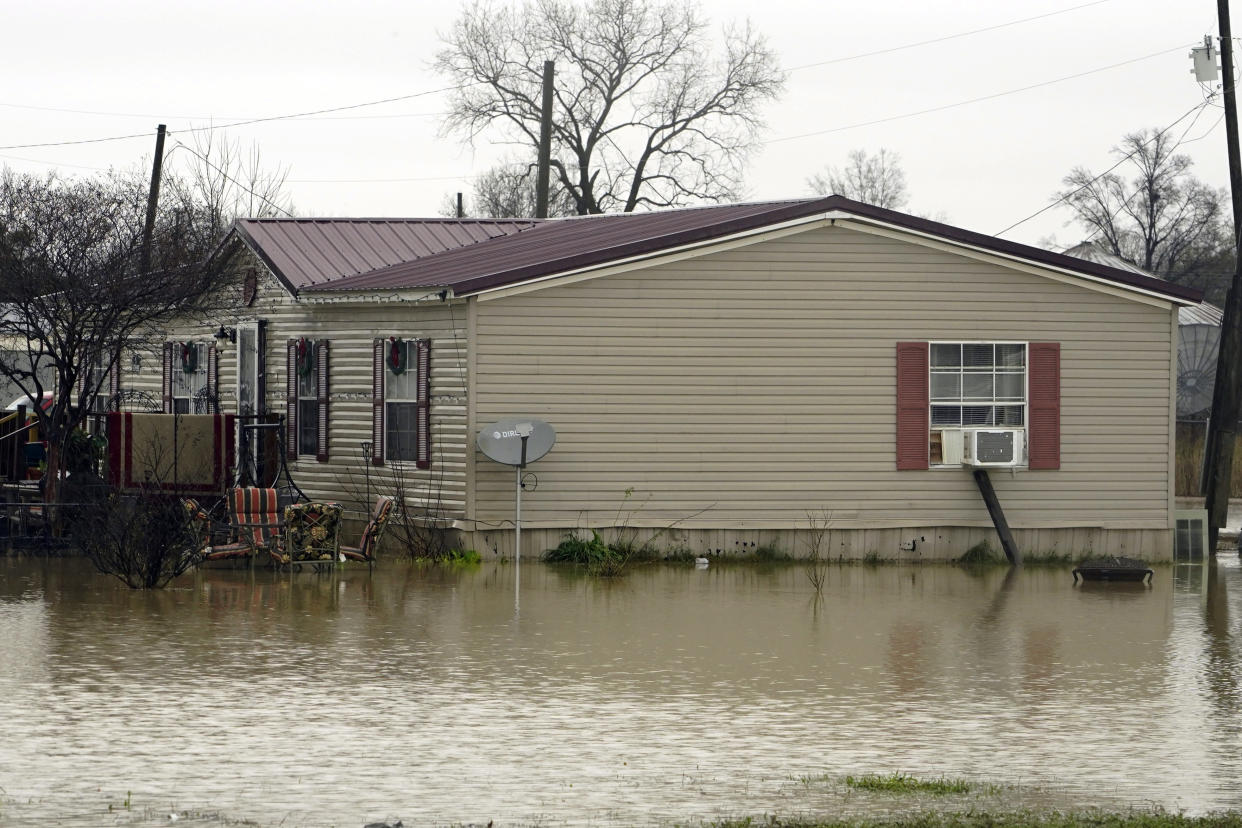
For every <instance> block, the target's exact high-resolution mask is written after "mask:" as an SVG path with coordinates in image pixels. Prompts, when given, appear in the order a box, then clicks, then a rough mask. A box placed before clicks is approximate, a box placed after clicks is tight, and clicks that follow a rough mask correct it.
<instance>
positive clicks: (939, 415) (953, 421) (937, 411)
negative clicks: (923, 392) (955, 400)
mask: <svg viewBox="0 0 1242 828" xmlns="http://www.w3.org/2000/svg"><path fill="white" fill-rule="evenodd" d="M931 421H932V425H961V424H962V407H961V406H960V405H933V406H932V407H931Z"/></svg>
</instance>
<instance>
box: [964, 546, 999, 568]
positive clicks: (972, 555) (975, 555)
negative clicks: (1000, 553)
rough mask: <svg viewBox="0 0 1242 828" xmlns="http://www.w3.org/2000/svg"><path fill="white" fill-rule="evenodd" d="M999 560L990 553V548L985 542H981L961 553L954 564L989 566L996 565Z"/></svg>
mask: <svg viewBox="0 0 1242 828" xmlns="http://www.w3.org/2000/svg"><path fill="white" fill-rule="evenodd" d="M999 561H1000V558H999V557H997V555H996V553H995V552H993V551H992V546H991V544H989V543H988V542H987V540H981V541H979V542H978V543H976V544H975V545H974V546H972V547H970V548H969V549H967V550H966V551H965V552H963V553H962V556H961V557H960V558H958V559H957V561H956V563H960V564H975V565H977V564H990V563H998V562H999Z"/></svg>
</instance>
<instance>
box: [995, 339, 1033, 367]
mask: <svg viewBox="0 0 1242 828" xmlns="http://www.w3.org/2000/svg"><path fill="white" fill-rule="evenodd" d="M996 364H997V365H1003V366H1005V367H1006V368H1021V367H1023V366H1024V365H1026V346H1025V345H997V346H996Z"/></svg>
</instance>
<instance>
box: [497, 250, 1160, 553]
mask: <svg viewBox="0 0 1242 828" xmlns="http://www.w3.org/2000/svg"><path fill="white" fill-rule="evenodd" d="M1172 313H1173V311H1172V310H1171V309H1170V308H1169V307H1167V306H1164V305H1163V304H1162V303H1159V302H1153V301H1151V300H1148V301H1135V300H1133V299H1130V298H1125V297H1121V296H1118V295H1115V294H1112V293H1106V292H1101V291H1097V290H1092V289H1088V288H1086V287H1081V286H1077V285H1073V284H1067V283H1066V282H1064V281H1056V280H1052V279H1048V278H1044V277H1041V276H1038V275H1034V274H1031V273H1027V272H1021V271H1018V270H1015V269H1010V268H1007V267H1004V266H1001V265H997V264H991V263H988V262H984V261H980V260H978V259H973V258H966V257H964V256H958V255H954V254H952V253H948V252H943V251H938V250H932V249H928V248H926V247H923V246H919V245H915V244H912V243H907V242H903V241H898V240H895V239H890V238H885V237H882V236H878V235H871V234H865V233H860V232H856V231H852V230H846V229H842V228H822V229H815V230H811V231H807V232H805V233H801V234H797V235H791V236H787V237H784V238H781V239H777V240H771V241H763V242H759V243H756V244H753V245H750V246H748V247H740V248H736V249H733V250H729V251H726V252H721V253H715V254H708V255H704V256H701V257H698V258H693V259H686V260H682V261H679V262H675V263H672V264H665V265H658V266H653V267H648V268H645V269H637V270H632V271H629V272H624V273H619V274H613V275H609V276H606V277H603V278H599V279H594V280H586V281H581V282H577V283H574V284H569V285H564V286H549V287H546V288H544V289H541V290H536V291H532V292H529V293H525V294H520V295H511V296H505V297H504V298H498V299H494V300H490V301H479V302H478V307H477V316H478V318H477V341H478V350H477V354H476V357H475V358H476V360H477V376H476V377H475V378H474V379H475V383H476V385H477V389H478V396H477V400H476V401H475V404H476V406H477V409H476V411H477V413H476V418H477V425H479V426H481V425H483V424H485V423H487V422H490V421H492V420H495V419H499V418H502V417H507V416H518V415H529V416H534V417H539V418H542V419H545V420H547V421H548V422H550V423H551V424H552V425H553V426H554V427H555V428H556V430H557V433H558V440H557V444H556V446H555V448H554V449H553V450H552V452H551V453H550V454H549V455H548V456H547V457H546V458H544V459H543V460H540V461H539V462H538V463H536V464H534V465H533V466H532V471H534V472H535V473H537V475H538V478H539V484H538V489H537V490H536V491H534V492H532V493H530V494H529V495H528V496H527V497H524V498H523V522H524V523H528V524H529V525H530V526H531V527H532V528H535V527H540V526H542V527H573V526H587V525H611V524H612V523H613V522H614V521H616V520H618V519H619V520H621V521H622V522H628V523H629V525H632V526H658V525H667V524H671V523H676V524H677V525H678V526H680V527H686V528H691V527H715V528H729V527H780V526H796V525H805V523H806V520H807V513H808V512H811V511H814V512H824V513H827V514H830V515H831V518H832V520H833V522H834V525H835V526H839V527H856V528H868V527H903V526H982V527H986V526H990V522H989V519H988V516H987V512H986V510H985V508H984V506H983V502H982V499H981V498H980V495H979V493H978V490H977V489H976V488H975V484H974V481H973V479H972V477H971V475H970V474H969V473H968V472H967V471H966V470H963V469H952V470H938V469H933V470H928V471H913V472H911V471H903V472H898V471H897V470H896V462H895V447H894V443H895V343H896V342H898V341H905V340H945V341H991V340H1002V341H1054V342H1059V343H1061V383H1062V410H1061V469H1060V470H1058V471H1025V470H1022V471H1017V472H1014V473H1012V474H1011V473H1010V472H1007V471H993V472H992V473H991V478H992V481H993V484H994V486H995V488H996V490H997V493H998V495H999V497H1000V499H1001V502H1002V504H1003V506H1004V508H1005V511H1006V515H1007V517H1008V518H1009V521H1010V523H1011V525H1013V526H1015V527H1025V528H1031V529H1035V528H1041V527H1074V526H1081V527H1103V528H1118V529H1123V528H1124V529H1167V527H1168V523H1169V505H1168V504H1169V486H1170V478H1169V457H1170V452H1171V445H1170V441H1171V439H1172V438H1171V426H1170V417H1169V410H1170V409H1169V406H1170V395H1171V393H1172V387H1171V376H1172V371H1171V355H1172V353H1173V350H1172V339H1171V331H1173V330H1174V326H1172V325H1171V324H1170V321H1169V320H1170V315H1171V314H1172ZM474 457H475V461H476V463H477V466H476V470H475V474H476V481H477V495H476V496H477V513H476V517H477V518H478V519H479V521H480V522H481V523H480V525H481V526H487V525H499V524H500V523H501V522H502V521H506V520H509V519H511V517H512V509H513V504H512V499H513V479H512V474H511V473H510V472H509V471H508V470H507V469H505V468H504V467H500V466H497V465H496V464H494V463H492V462H490V461H488V460H487V459H486V458H485V457H483V456H482V455H481V454H478V453H477V452H476V453H475V454H474ZM627 491H631V493H630V494H629V495H627V494H626V492H627ZM618 516H619V517H618Z"/></svg>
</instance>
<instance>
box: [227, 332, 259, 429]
mask: <svg viewBox="0 0 1242 828" xmlns="http://www.w3.org/2000/svg"><path fill="white" fill-rule="evenodd" d="M243 333H249V334H250V335H251V336H253V337H254V342H255V353H254V365H253V366H251V368H252V371H251V376H250V378H249V379H250V383H251V387H252V388H254V389H255V395H254V403H255V410H254V411H251V412H250V413H251V414H257V413H258V410H259V408H261V407H262V401H260V400H259V396H258V388H259V350H258V343H259V323H258V322H243V323H241V324H240V325H238V326H237V346H236V349H235V351H234V354H233V358H234V360H235V363H234V364H235V365H236V366H237V372H236V373H237V376H236V378H235V379H236V382H235V383H234V385H235V390H236V393H237V396H236V397H235V398H234V399H235V400H236V401H237V413H238V414H243V413H245V412H243V411H242V410H241V405H242V400H243V399H244V397H243V396H242V379H243V377H242V345H243V342H244V339H245V337H244V336H243Z"/></svg>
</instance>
